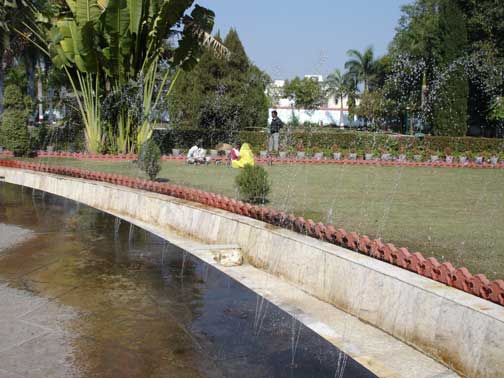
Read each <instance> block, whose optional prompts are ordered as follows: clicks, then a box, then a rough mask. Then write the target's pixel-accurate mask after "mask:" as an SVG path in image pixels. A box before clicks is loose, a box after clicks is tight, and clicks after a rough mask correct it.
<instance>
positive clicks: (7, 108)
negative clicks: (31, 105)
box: [0, 85, 30, 156]
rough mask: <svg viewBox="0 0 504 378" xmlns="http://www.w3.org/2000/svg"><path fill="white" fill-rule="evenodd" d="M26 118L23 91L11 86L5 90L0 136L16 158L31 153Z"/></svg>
mask: <svg viewBox="0 0 504 378" xmlns="http://www.w3.org/2000/svg"><path fill="white" fill-rule="evenodd" d="M26 117H27V111H26V106H25V99H23V96H22V94H21V90H20V89H19V87H17V86H15V85H9V86H8V87H7V88H5V94H4V112H3V114H2V126H1V129H0V134H2V137H1V139H2V140H3V143H4V144H5V147H6V148H7V149H9V150H10V151H12V152H13V153H14V155H16V156H24V155H27V154H28V152H29V151H30V134H29V132H28V126H27V124H26Z"/></svg>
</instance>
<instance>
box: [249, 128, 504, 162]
mask: <svg viewBox="0 0 504 378" xmlns="http://www.w3.org/2000/svg"><path fill="white" fill-rule="evenodd" d="M289 139H290V140H291V147H290V148H291V149H294V147H293V146H296V145H298V144H300V145H303V146H304V147H306V148H309V149H311V150H314V149H319V150H326V152H327V155H328V156H330V153H331V152H334V151H333V150H334V149H335V148H337V149H338V150H346V151H355V152H362V153H363V152H364V151H380V150H383V151H387V152H390V153H393V154H399V153H405V154H412V153H413V152H415V151H417V152H428V151H430V152H434V153H438V154H441V155H443V154H444V153H445V151H446V150H447V149H449V150H451V151H453V152H454V153H467V154H470V153H484V154H488V155H492V154H493V155H503V154H504V140H503V139H495V138H472V137H440V136H427V137H425V138H415V137H409V136H401V137H397V136H392V135H387V134H377V133H366V132H339V131H336V132H328V131H321V132H314V133H309V132H304V131H296V132H292V133H291V134H290V135H289ZM240 140H241V141H242V142H247V143H250V144H251V145H252V146H253V147H254V150H255V151H258V150H264V149H265V146H266V143H267V134H265V133H260V132H246V131H243V132H241V133H240Z"/></svg>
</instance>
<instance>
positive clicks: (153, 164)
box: [138, 139, 161, 180]
mask: <svg viewBox="0 0 504 378" xmlns="http://www.w3.org/2000/svg"><path fill="white" fill-rule="evenodd" d="M160 159H161V150H160V149H159V147H158V145H157V144H156V142H155V141H154V140H152V139H150V140H148V141H147V142H145V143H144V144H143V145H142V148H141V150H140V155H139V156H138V166H139V167H140V169H141V170H142V171H144V172H145V173H147V175H148V176H149V178H150V179H151V180H155V179H156V177H157V175H158V173H159V171H161V164H160Z"/></svg>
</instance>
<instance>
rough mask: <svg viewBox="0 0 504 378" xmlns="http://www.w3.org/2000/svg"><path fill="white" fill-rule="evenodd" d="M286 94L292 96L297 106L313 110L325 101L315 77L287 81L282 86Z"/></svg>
mask: <svg viewBox="0 0 504 378" xmlns="http://www.w3.org/2000/svg"><path fill="white" fill-rule="evenodd" d="M284 93H285V95H286V96H289V97H292V98H293V99H294V101H295V104H296V107H297V108H303V109H308V110H315V109H318V108H320V107H321V106H322V105H323V104H324V102H325V93H324V91H323V89H322V86H321V85H320V84H319V82H318V81H317V80H316V79H313V78H311V77H305V78H303V79H300V78H299V77H296V78H294V79H293V80H291V81H287V82H286V83H285V86H284Z"/></svg>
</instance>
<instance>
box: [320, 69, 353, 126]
mask: <svg viewBox="0 0 504 378" xmlns="http://www.w3.org/2000/svg"><path fill="white" fill-rule="evenodd" d="M325 84H326V90H327V94H328V95H330V96H334V97H335V98H336V99H337V100H338V101H339V103H340V126H344V122H343V101H344V98H345V96H346V95H347V94H348V93H347V92H348V87H347V85H346V84H347V83H346V82H345V76H344V75H343V74H342V73H341V71H340V70H338V69H337V70H335V71H334V72H333V73H332V74H330V75H329V76H327V78H326V82H325Z"/></svg>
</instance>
